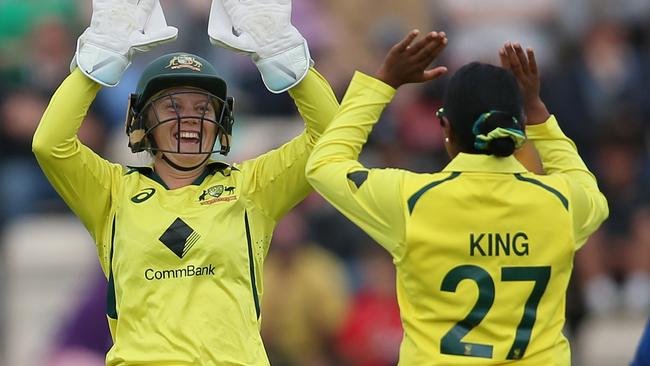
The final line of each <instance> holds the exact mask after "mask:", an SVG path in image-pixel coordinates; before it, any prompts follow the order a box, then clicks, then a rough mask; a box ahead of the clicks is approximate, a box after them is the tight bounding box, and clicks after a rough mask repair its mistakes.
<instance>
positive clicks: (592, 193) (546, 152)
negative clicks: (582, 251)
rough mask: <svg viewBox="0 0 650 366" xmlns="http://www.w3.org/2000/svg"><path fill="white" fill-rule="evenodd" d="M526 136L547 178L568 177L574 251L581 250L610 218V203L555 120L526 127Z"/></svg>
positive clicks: (551, 119)
mask: <svg viewBox="0 0 650 366" xmlns="http://www.w3.org/2000/svg"><path fill="white" fill-rule="evenodd" d="M526 134H527V135H528V138H529V139H530V140H531V141H533V143H534V144H535V147H536V148H537V151H539V154H540V157H541V159H542V164H543V166H544V170H545V171H546V174H549V175H554V174H559V175H562V176H564V177H565V181H566V182H567V184H568V186H569V190H570V193H571V204H572V208H571V211H572V214H573V223H574V226H573V231H574V235H575V240H576V247H575V248H576V249H579V248H580V247H582V245H584V243H585V241H586V240H587V238H588V237H589V235H591V234H592V233H593V232H594V231H596V229H597V228H598V226H600V224H601V223H602V222H603V221H604V220H605V219H606V218H607V216H608V215H609V208H608V206H607V200H606V199H605V196H604V195H603V194H602V193H601V192H600V190H599V189H598V184H597V183H596V178H595V177H594V175H593V174H592V173H591V172H590V171H589V169H588V168H587V166H586V165H585V163H584V161H582V158H580V155H578V150H577V148H576V146H575V144H574V143H573V141H571V139H569V138H568V137H567V136H566V135H565V134H564V133H563V132H562V130H561V129H560V126H559V125H558V123H557V120H556V119H555V117H554V116H551V117H550V118H549V119H548V121H546V122H545V123H542V124H539V125H530V126H526Z"/></svg>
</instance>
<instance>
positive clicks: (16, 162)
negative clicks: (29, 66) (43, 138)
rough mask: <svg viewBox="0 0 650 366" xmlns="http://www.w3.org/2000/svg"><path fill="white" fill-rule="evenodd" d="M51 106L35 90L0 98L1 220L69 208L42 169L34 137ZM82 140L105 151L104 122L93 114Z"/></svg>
mask: <svg viewBox="0 0 650 366" xmlns="http://www.w3.org/2000/svg"><path fill="white" fill-rule="evenodd" d="M46 106H47V99H45V98H44V97H43V96H42V95H40V94H38V93H36V92H34V91H33V90H28V89H23V90H15V91H13V92H11V93H9V94H8V96H7V98H6V99H4V100H3V101H0V127H1V128H0V200H2V205H0V223H3V222H7V221H8V220H10V219H15V218H17V217H19V216H21V215H25V214H30V213H36V212H44V211H45V212H52V211H61V210H64V211H65V210H67V209H66V208H65V205H64V204H63V201H61V200H60V198H59V197H58V195H57V194H56V192H55V191H54V189H52V187H51V185H50V184H49V183H48V181H47V179H46V178H45V176H44V175H43V173H42V172H41V169H40V168H39V166H38V164H37V163H36V160H35V159H34V154H32V150H31V142H30V141H31V139H32V137H33V135H34V131H36V127H37V126H38V122H39V121H40V119H41V116H42V115H43V112H44V111H45V108H46ZM79 136H80V139H81V140H82V141H84V142H85V143H86V144H88V146H90V147H91V148H92V149H93V150H95V151H101V149H102V147H103V144H104V140H103V137H102V136H103V125H102V123H101V122H100V121H99V120H98V119H97V118H96V117H95V116H94V115H93V114H89V115H88V117H87V119H86V123H84V125H83V127H82V129H81V130H80V132H79Z"/></svg>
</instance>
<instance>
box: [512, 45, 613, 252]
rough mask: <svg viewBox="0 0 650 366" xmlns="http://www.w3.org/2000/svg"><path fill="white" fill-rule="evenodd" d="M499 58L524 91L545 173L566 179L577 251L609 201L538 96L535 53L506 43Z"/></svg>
mask: <svg viewBox="0 0 650 366" xmlns="http://www.w3.org/2000/svg"><path fill="white" fill-rule="evenodd" d="M499 55H500V58H501V62H502V64H503V65H505V66H506V68H508V69H510V70H512V71H513V73H514V74H515V76H516V77H517V80H518V81H519V84H520V86H521V87H522V90H523V92H524V103H525V108H526V114H527V116H528V125H527V127H526V133H527V135H528V138H529V139H530V140H531V141H533V143H534V144H535V147H536V149H537V150H538V151H539V154H540V157H541V159H542V164H543V166H544V170H545V171H546V173H547V174H549V175H550V174H562V175H563V176H565V177H566V181H567V183H568V185H569V188H570V190H571V202H570V205H571V207H570V209H571V211H572V213H573V218H574V235H575V238H576V248H579V247H580V246H582V245H583V244H584V242H585V241H586V240H587V237H588V236H589V235H590V234H592V233H593V232H594V231H595V230H596V229H597V228H598V226H600V224H601V223H602V222H603V221H604V220H605V219H606V218H607V215H608V214H609V209H608V207H607V200H606V199H605V196H604V195H603V194H602V193H601V192H600V190H599V189H598V184H597V182H596V178H595V177H594V175H593V174H592V173H591V172H590V171H589V169H588V168H587V166H586V165H585V163H584V161H583V160H582V158H581V157H580V155H579V154H578V150H577V148H576V146H575V144H574V143H573V141H571V139H569V138H568V137H567V136H566V135H565V134H564V133H563V132H562V130H561V129H560V126H559V125H558V123H557V120H556V119H555V117H554V116H552V115H550V113H549V112H548V110H547V109H546V105H545V104H544V103H543V101H542V100H541V98H540V97H539V74H538V70H537V64H536V62H535V54H534V52H533V50H532V49H531V48H529V49H528V50H526V51H524V50H523V48H522V47H521V46H520V45H519V44H514V45H512V44H510V43H507V44H506V45H505V46H504V47H503V48H502V49H501V50H500V51H499Z"/></svg>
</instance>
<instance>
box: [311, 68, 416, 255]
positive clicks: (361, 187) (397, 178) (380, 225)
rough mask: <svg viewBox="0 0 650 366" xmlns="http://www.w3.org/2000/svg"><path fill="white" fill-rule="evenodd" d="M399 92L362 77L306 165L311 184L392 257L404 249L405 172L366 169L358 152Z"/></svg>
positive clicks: (356, 77) (352, 86)
mask: <svg viewBox="0 0 650 366" xmlns="http://www.w3.org/2000/svg"><path fill="white" fill-rule="evenodd" d="M394 94H395V89H393V88H392V87H390V86H388V85H386V84H384V83H383V82H381V81H379V80H376V79H374V78H371V77H370V76H367V75H364V74H362V73H360V72H357V73H356V74H355V75H354V77H353V79H352V82H351V83H350V87H349V88H348V91H347V93H346V95H345V98H344V99H343V102H342V104H341V108H340V109H339V111H338V113H337V114H336V117H335V118H334V121H333V122H332V124H331V125H330V126H329V128H328V129H327V131H326V132H325V134H324V135H323V136H322V137H321V139H320V140H319V141H318V142H317V143H316V146H315V147H314V151H313V152H312V155H311V157H310V159H309V161H308V163H307V169H306V175H307V179H308V180H309V183H311V185H312V186H313V187H314V189H316V191H317V192H318V193H320V194H321V195H322V196H323V197H324V198H325V199H326V200H327V201H328V202H330V203H331V204H332V205H333V206H334V207H336V209H338V210H339V211H340V212H341V213H343V215H345V216H346V217H347V218H349V219H350V220H352V222H354V223H355V224H357V225H358V226H359V227H360V228H361V229H363V230H364V231H365V232H367V233H368V234H369V235H370V236H371V237H372V238H373V239H375V240H376V241H377V242H378V243H380V244H381V245H382V246H384V247H385V248H386V249H387V250H388V251H389V252H390V253H391V254H392V255H393V257H399V256H400V253H401V250H402V249H403V242H404V236H405V234H404V231H405V223H404V222H405V220H404V215H403V212H404V207H403V202H402V200H400V199H396V198H397V197H402V193H401V190H402V181H403V176H404V174H406V172H405V171H401V170H397V169H367V168H365V167H364V166H363V165H362V164H361V163H359V161H357V159H358V157H359V153H360V152H361V148H362V146H363V144H364V143H365V142H366V140H367V138H368V134H369V133H370V131H371V130H372V127H373V125H374V124H375V123H376V122H377V120H378V119H379V116H380V115H381V113H382V111H383V109H384V107H385V106H386V105H387V104H388V103H389V102H390V101H391V99H392V98H393V96H394Z"/></svg>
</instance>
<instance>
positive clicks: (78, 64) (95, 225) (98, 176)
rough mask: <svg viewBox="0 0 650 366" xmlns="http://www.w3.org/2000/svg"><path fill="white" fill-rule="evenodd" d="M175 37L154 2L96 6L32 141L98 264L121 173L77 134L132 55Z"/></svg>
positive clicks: (111, 0)
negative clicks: (86, 232)
mask: <svg viewBox="0 0 650 366" xmlns="http://www.w3.org/2000/svg"><path fill="white" fill-rule="evenodd" d="M176 33H177V31H176V29H175V28H173V27H168V26H167V23H166V21H165V17H164V14H163V12H162V8H161V7H160V4H159V2H158V0H146V1H139V2H137V3H135V2H124V1H122V0H105V1H94V2H93V14H92V20H91V25H90V27H88V28H87V29H86V30H85V31H84V33H83V34H82V35H81V36H80V37H79V39H78V41H77V49H76V52H75V56H74V58H73V63H72V69H73V70H72V73H71V74H70V76H68V77H67V78H66V79H65V80H64V81H63V83H62V84H61V86H60V87H59V88H58V90H57V91H56V92H55V93H54V95H53V96H52V99H51V101H50V104H49V106H48V108H47V110H46V111H45V113H44V115H43V117H42V119H41V122H40V124H39V126H38V129H37V130H36V133H35V135H34V139H33V141H32V150H33V151H34V154H35V155H36V158H37V160H38V162H39V164H40V166H41V168H42V169H43V172H44V173H45V175H46V176H47V178H48V179H49V180H50V182H51V183H52V185H53V186H54V188H55V189H56V190H57V192H58V193H59V194H60V195H61V197H62V198H63V200H64V201H65V202H66V203H67V204H68V206H70V208H71V209H72V211H73V212H74V213H75V214H76V215H77V216H79V218H80V219H81V221H82V222H83V223H84V225H85V226H86V227H87V228H88V230H89V231H90V233H91V235H92V236H93V238H94V239H95V242H96V243H97V245H98V250H99V255H100V258H107V253H106V250H105V249H106V248H107V247H106V246H102V245H100V244H101V243H105V242H106V241H107V236H108V235H109V233H110V231H109V230H107V229H108V227H109V226H110V223H111V221H110V209H111V196H112V195H113V194H114V193H115V192H113V190H115V189H117V188H116V186H117V182H118V181H119V177H120V175H121V174H122V170H123V169H122V167H120V166H119V165H116V164H111V163H109V162H107V161H106V160H104V159H102V158H101V157H99V156H98V155H97V154H95V153H94V152H93V151H91V150H90V149H89V148H88V147H86V146H84V145H83V144H82V143H81V142H80V141H79V138H78V137H77V132H78V130H79V128H80V126H81V123H82V122H83V119H84V117H85V116H86V113H87V111H88V108H89V107H90V104H91V103H92V101H93V100H94V99H95V96H96V95H97V92H98V91H99V89H100V84H102V85H107V86H114V85H115V84H117V82H118V81H119V80H120V78H121V76H122V74H123V73H124V71H125V70H126V68H127V67H128V65H129V64H130V63H131V57H132V55H133V53H134V52H135V51H136V50H137V51H145V50H148V49H150V48H152V47H154V46H155V45H157V44H160V43H164V42H167V41H170V40H172V39H174V38H175V37H176ZM105 264H106V261H105V260H104V261H102V265H103V266H105ZM104 270H106V268H105V267H104Z"/></svg>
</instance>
